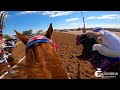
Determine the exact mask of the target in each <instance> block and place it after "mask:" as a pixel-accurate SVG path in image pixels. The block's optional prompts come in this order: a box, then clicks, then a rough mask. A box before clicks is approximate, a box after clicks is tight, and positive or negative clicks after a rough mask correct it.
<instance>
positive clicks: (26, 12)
mask: <svg viewBox="0 0 120 90" xmlns="http://www.w3.org/2000/svg"><path fill="white" fill-rule="evenodd" d="M34 13H40V11H22V12H19V13H16V14H17V15H26V14H34Z"/></svg>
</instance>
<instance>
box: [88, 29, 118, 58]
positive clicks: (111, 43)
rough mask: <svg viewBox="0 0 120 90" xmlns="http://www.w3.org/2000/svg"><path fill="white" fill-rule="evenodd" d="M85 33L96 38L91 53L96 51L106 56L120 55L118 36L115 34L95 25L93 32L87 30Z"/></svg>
mask: <svg viewBox="0 0 120 90" xmlns="http://www.w3.org/2000/svg"><path fill="white" fill-rule="evenodd" d="M86 35H88V36H90V37H95V38H97V41H98V44H94V45H93V47H92V50H93V53H94V52H95V51H98V52H99V53H100V54H101V55H104V56H107V57H113V58H115V57H120V37H119V36H117V35H116V34H114V33H112V32H110V31H107V30H104V29H103V28H101V27H96V28H94V29H93V32H87V33H86Z"/></svg>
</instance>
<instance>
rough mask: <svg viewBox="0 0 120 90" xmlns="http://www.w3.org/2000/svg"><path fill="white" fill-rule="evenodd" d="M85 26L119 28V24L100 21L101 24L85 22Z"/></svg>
mask: <svg viewBox="0 0 120 90" xmlns="http://www.w3.org/2000/svg"><path fill="white" fill-rule="evenodd" d="M86 27H87V28H90V27H92V28H94V27H102V28H119V29H120V24H105V23H101V24H94V25H93V24H92V25H91V24H87V25H86Z"/></svg>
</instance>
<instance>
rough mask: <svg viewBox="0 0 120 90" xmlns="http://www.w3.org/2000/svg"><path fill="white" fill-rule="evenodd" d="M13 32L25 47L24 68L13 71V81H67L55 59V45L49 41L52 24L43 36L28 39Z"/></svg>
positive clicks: (64, 72)
mask: <svg viewBox="0 0 120 90" xmlns="http://www.w3.org/2000/svg"><path fill="white" fill-rule="evenodd" d="M15 32H16V34H17V37H18V38H19V39H20V40H21V41H22V42H23V43H24V44H25V45H26V49H25V52H26V63H25V64H24V66H21V67H18V68H15V69H14V70H15V71H16V74H15V76H14V78H15V79H16V78H17V79H68V76H67V73H66V71H65V70H64V69H63V67H62V66H61V63H60V61H59V59H58V57H57V54H56V50H55V49H56V46H55V43H54V42H52V40H51V35H52V33H53V28H52V23H51V24H50V26H49V28H48V30H47V32H46V34H45V35H38V36H34V37H32V38H28V37H26V36H25V35H23V34H20V33H18V32H17V31H15ZM32 40H33V41H32Z"/></svg>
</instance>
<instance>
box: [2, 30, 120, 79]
mask: <svg viewBox="0 0 120 90" xmlns="http://www.w3.org/2000/svg"><path fill="white" fill-rule="evenodd" d="M68 33H69V34H68ZM78 34H81V32H74V31H70V32H64V33H62V32H54V33H53V36H52V40H53V41H54V42H55V43H56V44H57V46H58V49H57V54H58V57H59V60H60V61H61V64H62V66H63V68H64V69H65V70H66V71H67V72H69V73H70V75H71V76H72V78H73V79H80V78H81V79H96V77H95V76H94V72H95V69H94V68H93V66H92V65H91V64H90V63H89V61H87V60H82V59H78V58H77V57H76V56H79V55H81V52H82V45H80V46H76V44H75V43H76V35H78ZM117 34H119V33H117ZM24 48H25V45H23V43H21V42H20V41H19V42H17V47H16V48H14V50H13V56H14V59H15V60H16V61H17V62H18V59H21V58H22V57H24V56H25V52H24ZM22 62H25V60H23V61H22ZM0 66H1V65H0ZM0 71H1V73H0V75H2V73H3V72H4V71H6V70H5V69H4V66H1V67H0Z"/></svg>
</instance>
